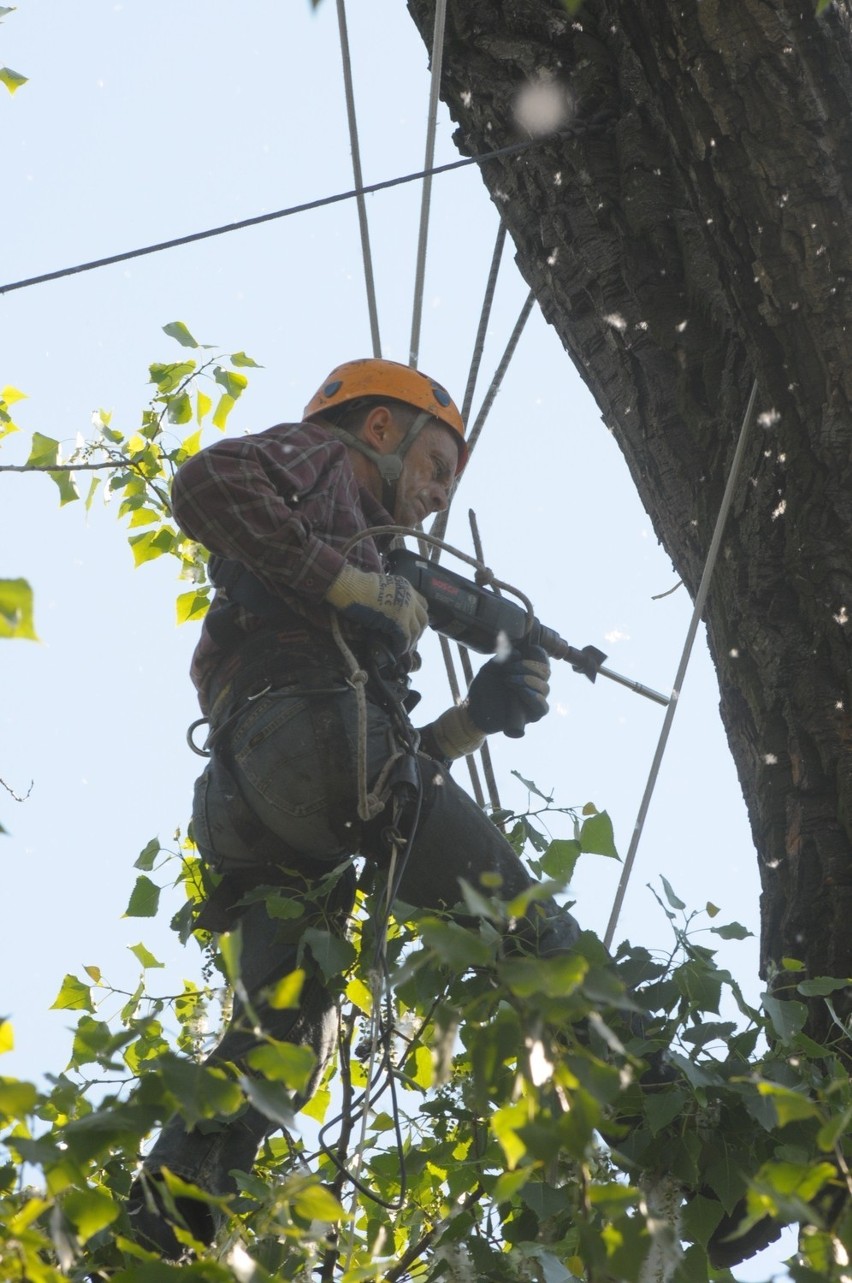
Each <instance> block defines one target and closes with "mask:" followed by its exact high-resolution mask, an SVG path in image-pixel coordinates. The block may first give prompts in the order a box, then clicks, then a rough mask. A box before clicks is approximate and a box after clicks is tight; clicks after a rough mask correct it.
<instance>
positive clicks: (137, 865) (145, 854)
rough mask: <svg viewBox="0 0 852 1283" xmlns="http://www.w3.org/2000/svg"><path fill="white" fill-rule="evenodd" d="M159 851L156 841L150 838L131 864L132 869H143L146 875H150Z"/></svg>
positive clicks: (158, 844) (159, 847)
mask: <svg viewBox="0 0 852 1283" xmlns="http://www.w3.org/2000/svg"><path fill="white" fill-rule="evenodd" d="M161 850H162V848H161V846H160V843H159V842H158V840H157V839H156V838H151V841H150V842H148V843H147V844H146V845H145V846H144V847H143V848H142V850H141V851H140V852H139V854H138V856H137V857H136V859H135V861H134V863H133V867H134V869H143V870H144V871H145V872H146V873H150V872H151V869H153V867H154V865H155V864H156V862H157V856H158V855H159V854H160V851H161Z"/></svg>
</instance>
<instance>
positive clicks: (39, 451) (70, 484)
mask: <svg viewBox="0 0 852 1283" xmlns="http://www.w3.org/2000/svg"><path fill="white" fill-rule="evenodd" d="M27 463H28V464H31V465H32V466H33V467H34V468H49V467H50V466H51V465H52V464H56V465H57V467H59V464H60V458H59V442H58V441H55V440H54V438H53V437H46V436H43V435H42V433H41V432H34V433H33V444H32V449H31V450H30V454H29V458H28V459H27ZM48 476H49V477H50V479H51V481H52V482H53V483H54V484H55V485H56V486H57V488H58V490H59V504H60V507H61V506H63V505H64V504H66V503H72V502H73V501H74V500H75V499H79V498H80V495H79V493H78V491H77V487H76V485H75V484H74V478H73V476H72V475H71V472H70V471H69V470H68V469H67V468H65V469H62V470H60V471H57V472H49V473H48Z"/></svg>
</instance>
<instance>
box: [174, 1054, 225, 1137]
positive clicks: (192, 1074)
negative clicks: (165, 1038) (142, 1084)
mask: <svg viewBox="0 0 852 1283" xmlns="http://www.w3.org/2000/svg"><path fill="white" fill-rule="evenodd" d="M157 1063H158V1066H159V1069H160V1073H161V1074H162V1077H163V1082H164V1083H165V1085H166V1088H167V1090H168V1091H169V1092H171V1094H172V1096H173V1097H174V1098H175V1101H176V1102H177V1105H178V1108H179V1109H180V1113H181V1116H182V1117H183V1118H184V1119H185V1120H186V1122H188V1123H189V1124H190V1126H193V1125H194V1124H195V1123H197V1122H198V1121H199V1119H201V1118H216V1117H218V1116H220V1115H226V1116H227V1115H229V1114H235V1113H236V1112H237V1110H239V1109H241V1108H242V1104H243V1093H242V1091H241V1090H240V1088H239V1085H238V1084H237V1083H235V1082H234V1080H233V1079H232V1078H229V1077H228V1075H227V1074H226V1073H225V1071H224V1070H222V1069H218V1068H209V1067H208V1066H206V1065H196V1064H194V1063H193V1061H191V1060H183V1059H182V1058H181V1057H180V1056H175V1055H172V1054H171V1053H170V1052H169V1053H166V1054H165V1055H162V1056H160V1057H159V1059H158V1062H157Z"/></svg>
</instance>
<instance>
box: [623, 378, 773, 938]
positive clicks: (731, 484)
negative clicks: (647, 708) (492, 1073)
mask: <svg viewBox="0 0 852 1283" xmlns="http://www.w3.org/2000/svg"><path fill="white" fill-rule="evenodd" d="M756 399H757V380H756V379H755V381H754V383H753V384H752V389H751V396H750V397H749V399H748V405H747V406H746V412H745V414H744V416H743V422H742V427H741V428H740V435H739V438H738V440H737V448H736V450H735V451H734V458H733V462H732V463H731V470H730V472H729V474H728V481H727V485H726V486H725V493H724V494H723V495H722V503H721V505H720V507H719V515H718V516H717V518H716V526H715V528H714V530H713V538H712V539H711V541H710V549H709V551H708V553H707V560H706V561H705V563H704V571H703V573H702V575H701V582H700V584H699V585H698V592H697V593H696V594H695V605H694V606H693V609H692V618H691V619H690V621H689V628H688V629H687V633H686V640H685V641H684V644H683V652H682V654H681V657H680V663H679V664H678V668H677V674H676V676H675V680H674V686H673V688H672V697H671V699H670V701H669V704H668V707H667V708H666V715H665V717H664V719H663V726H662V730H661V731H660V738H659V740H658V742H657V751H656V752H655V754H654V760H653V762H652V763H651V770H650V773H649V775H648V783H647V784H646V785H645V792H644V794H643V796H642V801H641V803H640V806H639V814H638V815H637V817H636V823H635V825H634V826H633V833H632V835H631V838H630V847H629V849H628V852H627V855H626V856H625V859H624V868H623V869H622V870H621V877H620V879H619V882H618V887H617V889H616V892H615V901H614V903H613V906H612V912H611V914H610V918H609V923H608V925H607V929H606V934H605V936H604V944H605V945H606V947H607V948H608V949H609V948H611V946H612V940H613V936H614V935H615V928H616V924H617V922H618V918H619V914H620V913H621V906H622V904H623V903H624V896H625V893H626V891H627V884H628V882H629V881H630V875H631V873H632V872H633V865H634V863H635V861H636V851H637V849H638V847H639V839H640V838H641V837H642V830H643V828H644V827H645V817H646V816H647V814H648V807H649V806H650V805H651V798H652V797H653V794H654V788H655V787H656V783H657V776H658V775H659V773H660V764H661V762H662V760H663V754H664V753H665V751H666V745H667V743H668V739H669V732H670V731H671V728H672V722H673V721H674V715H675V712H676V711H677V705H678V700H679V699H680V692H681V689H682V688H683V680H684V677H685V676H686V670H687V666H688V665H689V659H690V656H691V654H692V643H693V642H694V641H695V634H696V632H697V631H698V623H699V620H700V619H701V616H702V614H703V613H704V603H705V602H706V600H707V593H708V591H709V588H710V580H711V579H712V577H713V571H714V570H715V568H716V559H717V557H718V555H719V548H720V546H721V543H722V535H723V533H724V530H725V522H726V521H727V518H728V512H729V511H730V507H731V503H732V501H733V497H734V490H735V489H736V485H737V481H738V479H739V475H740V469H741V467H742V461H743V456H744V454H745V446H746V439H747V437H748V429H749V425H750V424H751V417H752V414H753V413H754V403H755V400H756Z"/></svg>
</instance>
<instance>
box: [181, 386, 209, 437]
mask: <svg viewBox="0 0 852 1283" xmlns="http://www.w3.org/2000/svg"><path fill="white" fill-rule="evenodd" d="M212 406H213V401H212V399H211V398H210V397H209V396H208V395H207V393H206V392H196V394H195V422H196V423H201V420H202V419H205V418H206V417H207V415H208V414H209V413H210V410H211V409H212ZM187 439H189V438H187ZM199 444H200V443H199ZM184 446H186V442H184Z"/></svg>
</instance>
